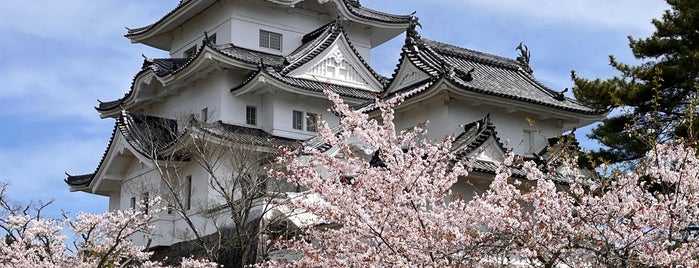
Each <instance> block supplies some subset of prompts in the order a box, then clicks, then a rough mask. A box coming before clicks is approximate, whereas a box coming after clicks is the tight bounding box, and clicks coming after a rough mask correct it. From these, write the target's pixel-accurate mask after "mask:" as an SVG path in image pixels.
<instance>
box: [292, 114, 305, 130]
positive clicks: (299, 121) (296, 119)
mask: <svg viewBox="0 0 699 268" xmlns="http://www.w3.org/2000/svg"><path fill="white" fill-rule="evenodd" d="M291 126H292V127H293V128H294V129H298V130H302V129H303V112H302V111H294V115H293V121H292V125H291Z"/></svg>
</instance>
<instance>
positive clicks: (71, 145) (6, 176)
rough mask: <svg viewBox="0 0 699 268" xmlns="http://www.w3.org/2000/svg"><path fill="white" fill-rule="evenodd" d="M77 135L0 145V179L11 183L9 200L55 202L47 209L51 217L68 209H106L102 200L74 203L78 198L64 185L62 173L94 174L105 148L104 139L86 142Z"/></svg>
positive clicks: (93, 139) (92, 139)
mask: <svg viewBox="0 0 699 268" xmlns="http://www.w3.org/2000/svg"><path fill="white" fill-rule="evenodd" d="M80 136H81V137H75V138H66V137H60V139H57V140H47V141H43V142H37V143H20V144H13V145H5V146H0V180H3V181H9V182H10V183H11V186H10V191H9V195H10V196H9V197H10V199H11V200H15V201H18V202H22V203H26V202H29V201H36V200H44V201H46V200H51V199H55V200H56V204H55V206H53V207H52V208H50V209H51V210H52V211H53V212H52V213H53V214H58V212H57V210H58V209H66V210H71V207H72V208H76V209H78V208H79V209H80V210H93V211H94V210H105V209H106V202H103V201H100V202H98V203H96V204H90V202H85V200H83V202H76V200H75V197H77V195H75V196H73V194H72V193H69V192H68V187H67V186H66V184H65V183H64V182H63V179H64V178H65V176H64V175H63V172H65V171H71V172H75V173H80V172H92V171H94V169H95V167H96V165H97V161H99V156H100V155H102V153H103V152H104V150H105V148H106V144H105V139H106V137H102V136H95V137H92V138H87V139H85V137H86V136H87V135H85V134H80ZM83 197H84V196H83ZM89 200H95V198H94V197H93V198H92V199H89Z"/></svg>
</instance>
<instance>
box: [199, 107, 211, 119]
mask: <svg viewBox="0 0 699 268" xmlns="http://www.w3.org/2000/svg"><path fill="white" fill-rule="evenodd" d="M199 117H200V118H201V121H202V122H204V123H206V121H208V120H209V108H204V109H201V114H200V116H199Z"/></svg>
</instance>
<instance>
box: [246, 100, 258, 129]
mask: <svg viewBox="0 0 699 268" xmlns="http://www.w3.org/2000/svg"><path fill="white" fill-rule="evenodd" d="M245 123H246V124H248V125H252V126H257V107H255V106H252V105H247V106H245Z"/></svg>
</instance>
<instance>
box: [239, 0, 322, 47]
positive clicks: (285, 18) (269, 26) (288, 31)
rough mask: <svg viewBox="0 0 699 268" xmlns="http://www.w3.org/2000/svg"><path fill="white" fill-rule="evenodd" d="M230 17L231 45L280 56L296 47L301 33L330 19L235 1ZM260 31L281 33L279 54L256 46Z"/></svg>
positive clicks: (277, 7) (298, 11)
mask: <svg viewBox="0 0 699 268" xmlns="http://www.w3.org/2000/svg"><path fill="white" fill-rule="evenodd" d="M258 2H260V1H258ZM230 14H231V17H232V26H231V37H232V38H231V41H232V42H233V43H234V44H235V45H237V46H241V47H244V48H249V49H253V50H260V51H265V52H269V53H272V54H283V55H286V54H289V53H290V52H292V51H294V50H295V49H296V48H297V47H299V46H300V45H301V38H302V37H303V36H304V35H305V34H307V33H309V32H311V31H313V30H315V29H317V28H319V27H320V26H322V25H324V24H326V23H328V22H329V21H330V20H331V18H329V17H328V16H323V15H320V14H317V13H314V12H310V11H304V10H299V9H293V8H286V7H280V6H275V5H272V4H268V3H254V4H253V3H250V2H247V1H241V2H237V3H236V6H235V8H234V9H231V10H230ZM261 29H262V30H266V31H270V32H276V33H280V34H282V51H278V50H273V49H267V48H261V47H259V31H260V30H261Z"/></svg>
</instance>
